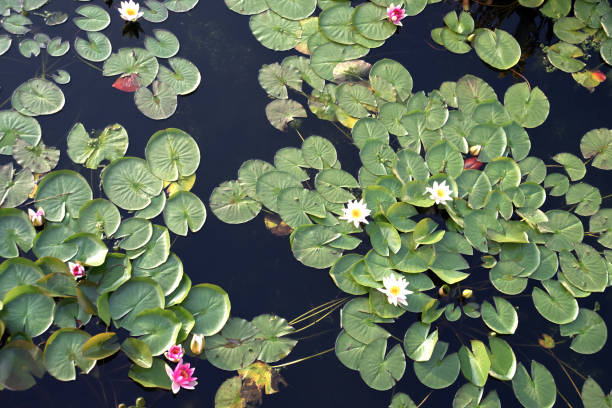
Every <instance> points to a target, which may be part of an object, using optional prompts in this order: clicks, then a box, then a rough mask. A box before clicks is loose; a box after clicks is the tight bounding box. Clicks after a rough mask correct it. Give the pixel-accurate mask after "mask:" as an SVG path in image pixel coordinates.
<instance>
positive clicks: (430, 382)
mask: <svg viewBox="0 0 612 408" xmlns="http://www.w3.org/2000/svg"><path fill="white" fill-rule="evenodd" d="M447 350H448V343H445V342H443V341H439V342H438V343H437V344H436V346H435V348H434V351H433V354H432V356H431V358H430V359H429V360H428V361H424V362H417V361H415V362H414V373H415V374H416V376H417V378H418V379H419V381H420V382H421V383H423V384H424V385H426V386H427V387H429V388H433V389H435V390H439V389H443V388H446V387H448V386H450V385H451V384H453V383H454V382H455V380H456V379H457V377H458V376H459V369H460V363H459V357H458V356H457V353H452V354H449V355H446V351H447Z"/></svg>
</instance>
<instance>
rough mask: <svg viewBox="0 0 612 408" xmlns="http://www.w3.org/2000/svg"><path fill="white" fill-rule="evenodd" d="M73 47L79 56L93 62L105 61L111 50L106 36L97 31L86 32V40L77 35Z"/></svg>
mask: <svg viewBox="0 0 612 408" xmlns="http://www.w3.org/2000/svg"><path fill="white" fill-rule="evenodd" d="M74 49H75V50H76V52H77V54H79V55H80V56H81V57H83V58H85V59H86V60H88V61H93V62H101V61H105V60H106V59H107V58H108V57H110V55H111V52H112V46H111V42H110V40H109V39H108V37H107V36H105V35H104V34H102V33H98V32H88V33H87V40H84V39H82V38H81V37H77V38H76V39H75V40H74Z"/></svg>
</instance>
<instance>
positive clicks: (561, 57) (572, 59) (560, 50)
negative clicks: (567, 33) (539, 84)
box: [546, 0, 586, 73]
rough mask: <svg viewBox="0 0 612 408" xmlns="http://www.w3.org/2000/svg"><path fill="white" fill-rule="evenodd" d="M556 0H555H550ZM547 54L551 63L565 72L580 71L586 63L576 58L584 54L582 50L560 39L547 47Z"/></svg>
mask: <svg viewBox="0 0 612 408" xmlns="http://www.w3.org/2000/svg"><path fill="white" fill-rule="evenodd" d="M548 1H549V2H550V1H554V0H548ZM546 56H547V57H548V60H549V61H550V63H551V64H552V65H553V66H554V67H556V68H559V69H560V70H561V71H563V72H570V73H571V72H578V71H580V70H581V69H582V68H584V66H585V65H586V64H585V63H584V62H582V61H580V60H578V59H576V58H578V57H582V56H584V53H583V52H582V50H581V49H580V48H578V47H576V46H575V45H572V44H568V43H566V42H564V41H559V42H558V43H555V44H553V45H551V46H550V47H548V48H547V49H546Z"/></svg>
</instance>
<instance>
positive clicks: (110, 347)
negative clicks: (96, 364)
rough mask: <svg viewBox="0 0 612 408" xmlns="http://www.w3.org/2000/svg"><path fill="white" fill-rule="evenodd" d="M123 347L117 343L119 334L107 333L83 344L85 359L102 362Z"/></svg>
mask: <svg viewBox="0 0 612 408" xmlns="http://www.w3.org/2000/svg"><path fill="white" fill-rule="evenodd" d="M120 348H121V346H119V343H117V333H113V332H105V333H99V334H96V335H95V336H93V337H91V338H90V339H89V340H87V341H86V342H85V344H83V347H82V349H81V350H82V352H83V357H85V358H89V359H93V360H102V359H104V358H107V357H110V356H112V355H113V354H115V353H116V352H117V351H119V349H120Z"/></svg>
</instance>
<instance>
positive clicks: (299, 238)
mask: <svg viewBox="0 0 612 408" xmlns="http://www.w3.org/2000/svg"><path fill="white" fill-rule="evenodd" d="M340 235H341V234H340V233H337V232H335V231H333V230H332V229H330V228H327V227H325V226H323V225H305V226H301V227H300V228H298V229H296V230H295V231H294V232H293V234H292V235H291V250H292V251H293V256H295V259H297V260H298V261H300V262H301V263H303V264H304V265H306V266H310V267H313V268H317V269H324V268H328V267H330V266H331V265H332V264H333V263H334V262H335V261H336V260H337V259H338V258H340V256H342V250H339V249H336V248H333V247H331V246H329V245H327V244H329V243H330V242H332V241H334V240H336V239H338V238H339V237H340Z"/></svg>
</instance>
